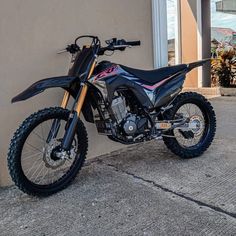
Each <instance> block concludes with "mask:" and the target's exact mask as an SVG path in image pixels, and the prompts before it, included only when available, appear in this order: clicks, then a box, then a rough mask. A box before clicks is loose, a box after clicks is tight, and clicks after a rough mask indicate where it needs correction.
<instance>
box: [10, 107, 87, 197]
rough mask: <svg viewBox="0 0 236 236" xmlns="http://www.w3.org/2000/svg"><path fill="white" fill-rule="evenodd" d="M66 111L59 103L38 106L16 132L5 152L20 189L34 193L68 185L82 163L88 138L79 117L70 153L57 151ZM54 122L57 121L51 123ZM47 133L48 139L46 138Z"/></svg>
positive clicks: (42, 192)
mask: <svg viewBox="0 0 236 236" xmlns="http://www.w3.org/2000/svg"><path fill="white" fill-rule="evenodd" d="M69 114H70V112H69V111H68V110H66V109H62V108H60V107H56V108H47V109H44V110H40V111H38V112H37V113H34V114H32V115H31V116H30V117H28V118H27V119H26V120H25V121H24V122H23V123H22V125H21V126H20V127H19V129H18V130H17V131H16V132H15V134H14V137H13V139H12V140H11V144H10V148H9V153H8V168H9V171H10V175H11V177H12V180H13V181H14V182H15V184H16V185H17V186H18V187H19V188H20V189H21V190H22V191H23V192H25V193H27V194H30V195H36V196H47V195H50V194H53V193H56V192H58V191H60V190H62V189H63V188H65V187H67V186H68V185H69V184H70V183H71V181H72V180H73V179H74V178H75V177H76V175H77V173H78V171H79V170H80V168H81V167H82V165H83V163H84V161H85V158H86V153H87V148H88V140H87V132H86V129H85V127H84V125H83V123H82V122H81V121H80V120H79V123H78V131H77V133H76V135H75V137H74V141H73V144H72V147H71V150H70V154H68V153H62V154H63V155H58V154H60V143H61V140H62V138H63V136H64V133H65V129H66V123H67V120H68V118H69ZM55 122H56V124H57V125H54V126H53V124H55ZM52 127H53V128H52ZM50 131H51V133H50ZM49 133H50V134H51V139H50V140H47V139H48V137H50V135H49ZM54 134H56V135H54Z"/></svg>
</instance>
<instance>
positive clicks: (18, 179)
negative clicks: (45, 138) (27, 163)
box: [8, 107, 88, 197]
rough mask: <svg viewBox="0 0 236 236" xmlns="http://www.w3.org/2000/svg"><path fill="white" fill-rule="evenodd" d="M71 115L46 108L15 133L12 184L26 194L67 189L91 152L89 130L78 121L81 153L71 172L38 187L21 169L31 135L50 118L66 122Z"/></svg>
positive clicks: (41, 194) (11, 151) (10, 162)
mask: <svg viewBox="0 0 236 236" xmlns="http://www.w3.org/2000/svg"><path fill="white" fill-rule="evenodd" d="M69 114H70V111H69V110H66V109H63V108H60V107H54V108H46V109H43V110H40V111H38V112H36V113H34V114H32V115H31V116H29V117H28V118H27V119H26V120H25V121H24V122H23V123H22V124H21V126H20V127H19V128H18V129H17V131H16V132H15V134H14V136H13V138H12V140H11V143H10V148H9V152H8V168H9V172H10V176H11V178H12V180H13V182H14V183H15V185H16V186H17V187H18V188H19V189H20V190H22V191H23V192H24V193H27V194H29V195H33V196H38V197H44V196H48V195H51V194H54V193H56V192H58V191H60V190H62V189H64V188H66V187H67V186H68V185H69V184H70V183H71V182H72V181H73V180H74V179H75V177H76V175H77V173H78V172H79V170H80V169H81V167H82V166H83V163H84V161H85V158H86V154H87V150H88V138H87V131H86V129H85V127H84V125H83V123H82V121H81V120H79V122H78V129H77V132H76V136H77V140H78V144H77V146H78V150H79V151H78V152H77V153H76V154H75V158H74V161H73V163H72V165H71V166H70V167H68V168H69V170H68V171H67V172H66V173H65V174H64V175H63V176H62V177H61V178H60V179H58V180H57V181H55V182H54V183H51V184H46V185H41V184H36V183H34V182H32V181H31V180H30V179H28V178H27V176H26V174H25V173H24V171H23V169H22V160H21V153H22V150H23V147H24V145H25V142H26V140H27V138H28V136H29V135H30V134H31V133H33V131H34V129H35V128H36V127H37V126H39V125H40V124H41V123H42V122H44V121H47V120H50V119H52V120H53V119H61V120H63V121H65V122H66V121H67V120H68V118H69Z"/></svg>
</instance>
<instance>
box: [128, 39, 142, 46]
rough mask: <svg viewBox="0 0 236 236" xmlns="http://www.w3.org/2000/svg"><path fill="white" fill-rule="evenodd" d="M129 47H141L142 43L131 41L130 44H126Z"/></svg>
mask: <svg viewBox="0 0 236 236" xmlns="http://www.w3.org/2000/svg"><path fill="white" fill-rule="evenodd" d="M126 44H127V45H130V46H140V45H141V41H140V40H139V41H129V42H126Z"/></svg>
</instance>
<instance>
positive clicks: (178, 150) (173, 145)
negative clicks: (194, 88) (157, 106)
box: [163, 92, 216, 158]
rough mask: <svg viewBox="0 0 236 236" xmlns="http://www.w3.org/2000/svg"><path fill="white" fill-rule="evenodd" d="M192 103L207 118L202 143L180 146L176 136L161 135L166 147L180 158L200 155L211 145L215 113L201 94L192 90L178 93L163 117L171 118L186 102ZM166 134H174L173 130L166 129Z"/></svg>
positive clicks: (214, 126)
mask: <svg viewBox="0 0 236 236" xmlns="http://www.w3.org/2000/svg"><path fill="white" fill-rule="evenodd" d="M186 103H193V104H195V105H197V106H198V107H199V108H200V109H201V110H202V112H203V113H204V115H205V116H206V118H207V125H208V129H209V130H208V132H207V134H206V136H205V138H204V141H203V143H202V145H200V146H198V145H196V147H193V148H184V147H182V146H181V145H180V144H179V143H178V141H177V140H176V138H172V137H163V141H164V143H165V145H166V146H167V148H168V149H169V150H170V151H172V152H173V153H174V154H176V155H177V156H179V157H181V158H194V157H199V156H201V155H202V154H203V153H204V152H205V151H206V150H207V149H208V147H209V146H210V145H211V143H212V141H213V139H214V136H215V132H216V115H215V112H214V109H213V107H212V105H211V104H210V102H209V101H208V100H207V99H206V98H205V97H204V96H202V95H200V94H198V93H194V92H185V93H181V94H179V95H178V97H177V98H176V99H175V100H174V102H173V107H172V108H171V109H169V110H168V111H166V112H165V113H164V119H167V120H172V119H174V117H175V114H176V112H177V111H178V109H179V108H180V107H181V106H182V105H184V104H186ZM166 134H167V135H170V136H174V132H173V130H171V131H168V132H167V133H166Z"/></svg>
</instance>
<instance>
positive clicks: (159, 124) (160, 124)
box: [156, 122, 171, 129]
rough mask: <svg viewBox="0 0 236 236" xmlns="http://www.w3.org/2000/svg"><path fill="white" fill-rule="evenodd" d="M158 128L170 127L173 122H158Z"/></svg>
mask: <svg viewBox="0 0 236 236" xmlns="http://www.w3.org/2000/svg"><path fill="white" fill-rule="evenodd" d="M156 128H157V129H170V128H171V123H164V122H163V123H157V124H156Z"/></svg>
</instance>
